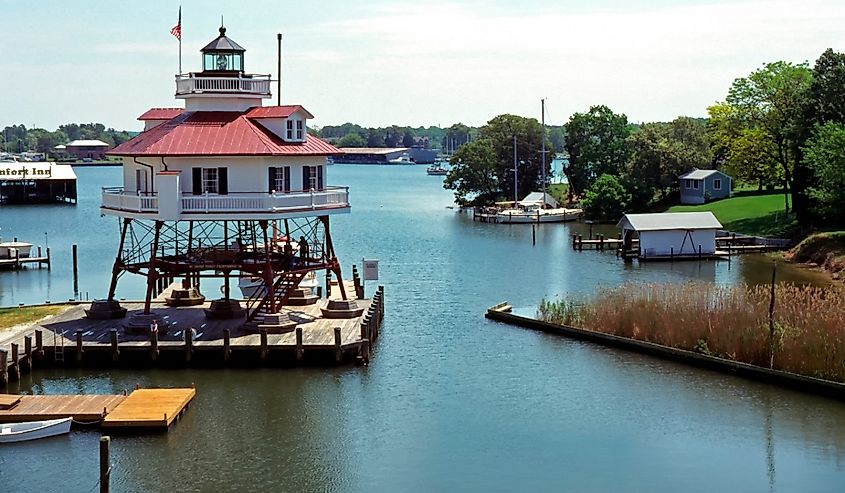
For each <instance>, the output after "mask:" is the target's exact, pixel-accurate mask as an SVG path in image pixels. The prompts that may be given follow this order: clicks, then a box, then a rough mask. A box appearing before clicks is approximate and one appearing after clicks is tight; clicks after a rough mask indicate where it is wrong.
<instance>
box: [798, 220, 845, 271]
mask: <svg viewBox="0 0 845 493" xmlns="http://www.w3.org/2000/svg"><path fill="white" fill-rule="evenodd" d="M784 257H786V259H787V260H789V261H790V262H800V263H812V264H816V265H818V266H819V267H822V268H823V269H825V270H826V271H828V272H830V273H831V274H832V275H833V277H834V278H836V279H841V278H842V276H843V275H845V231H832V232H827V233H816V234H814V235H810V236H808V237H807V238H804V240H803V241H802V242H801V243H799V244H798V245H796V246H795V247H794V248H792V250H790V251H789V252H787V253H786V254H785V255H784Z"/></svg>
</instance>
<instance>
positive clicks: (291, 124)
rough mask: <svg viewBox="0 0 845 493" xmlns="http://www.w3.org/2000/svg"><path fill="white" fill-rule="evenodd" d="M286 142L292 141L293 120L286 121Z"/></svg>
mask: <svg viewBox="0 0 845 493" xmlns="http://www.w3.org/2000/svg"><path fill="white" fill-rule="evenodd" d="M287 125H288V132H287V140H293V120H288V124H287Z"/></svg>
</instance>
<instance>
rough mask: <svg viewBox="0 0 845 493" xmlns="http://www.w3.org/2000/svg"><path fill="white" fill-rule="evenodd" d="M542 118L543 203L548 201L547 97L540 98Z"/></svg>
mask: <svg viewBox="0 0 845 493" xmlns="http://www.w3.org/2000/svg"><path fill="white" fill-rule="evenodd" d="M540 120H541V121H542V125H543V135H542V137H540V141H541V149H542V150H541V151H540V154H541V155H542V166H543V203H544V204H545V203H546V98H543V99H541V100H540Z"/></svg>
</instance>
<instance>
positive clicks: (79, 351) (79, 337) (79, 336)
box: [76, 330, 82, 363]
mask: <svg viewBox="0 0 845 493" xmlns="http://www.w3.org/2000/svg"><path fill="white" fill-rule="evenodd" d="M76 362H77V363H82V331H81V330H77V331H76Z"/></svg>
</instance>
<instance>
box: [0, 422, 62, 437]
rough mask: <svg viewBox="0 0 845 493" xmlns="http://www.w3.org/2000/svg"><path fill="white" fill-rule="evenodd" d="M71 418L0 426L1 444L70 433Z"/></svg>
mask: <svg viewBox="0 0 845 493" xmlns="http://www.w3.org/2000/svg"><path fill="white" fill-rule="evenodd" d="M71 421H72V419H71V418H62V419H48V420H45V421H25V422H23V423H4V424H2V425H0V443H13V442H25V441H28V440H37V439H39V438H47V437H52V436H57V435H65V434H67V433H70V424H71Z"/></svg>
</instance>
